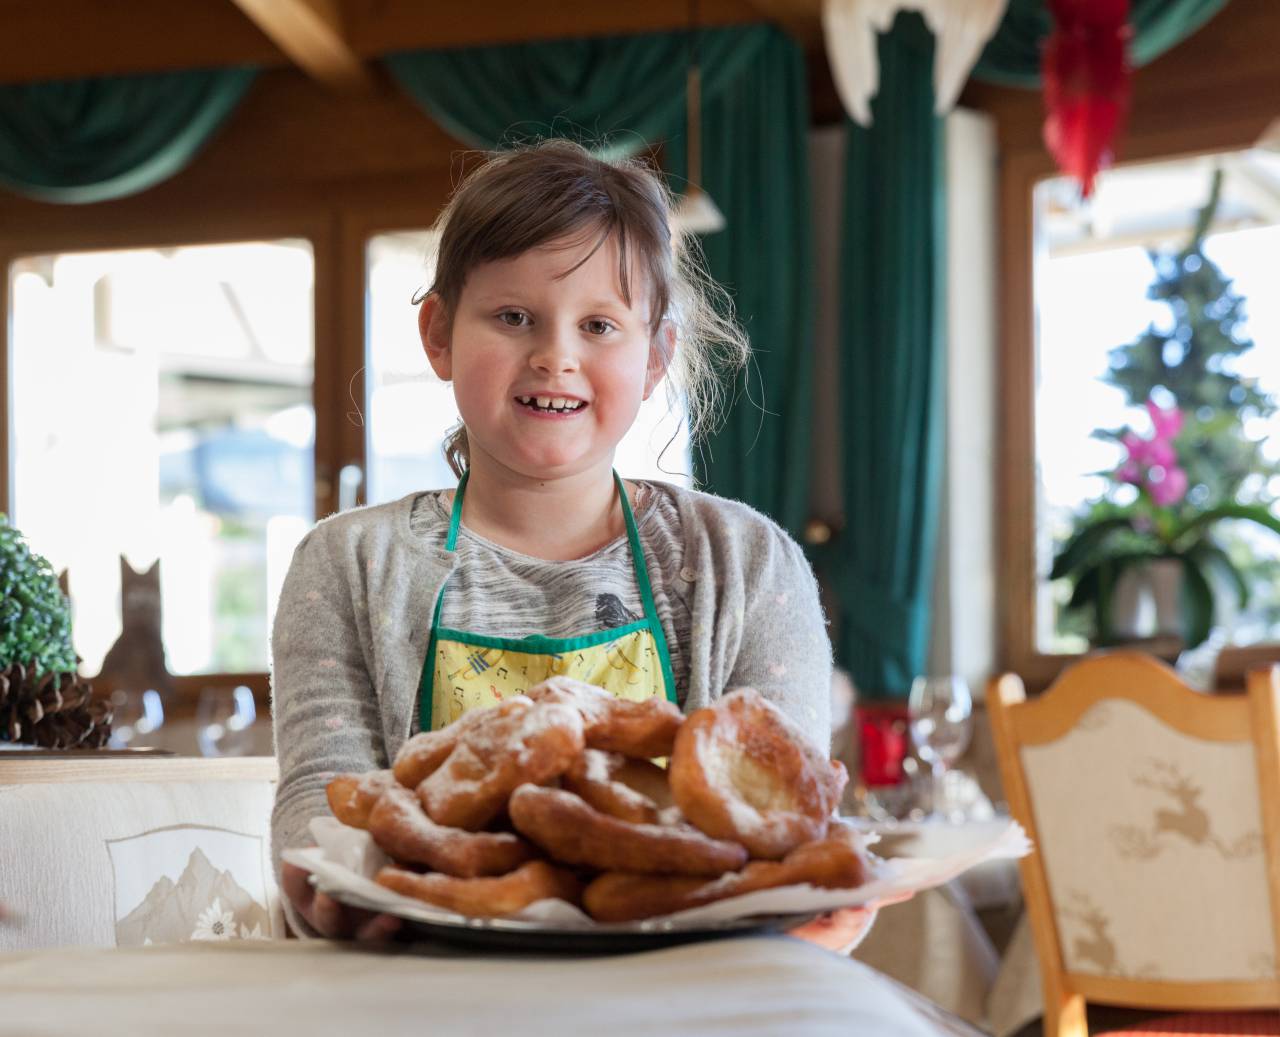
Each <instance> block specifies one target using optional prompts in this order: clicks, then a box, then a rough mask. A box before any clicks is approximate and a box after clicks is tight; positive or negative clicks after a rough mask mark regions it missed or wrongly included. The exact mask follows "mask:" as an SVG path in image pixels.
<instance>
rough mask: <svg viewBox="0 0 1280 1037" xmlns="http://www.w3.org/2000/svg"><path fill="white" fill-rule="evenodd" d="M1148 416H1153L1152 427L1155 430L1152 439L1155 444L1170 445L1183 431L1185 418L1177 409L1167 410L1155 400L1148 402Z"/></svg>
mask: <svg viewBox="0 0 1280 1037" xmlns="http://www.w3.org/2000/svg"><path fill="white" fill-rule="evenodd" d="M1147 414H1149V415H1150V416H1151V425H1152V427H1153V428H1154V429H1155V432H1154V433H1153V435H1152V437H1151V439H1152V441H1153V442H1163V443H1168V442H1170V441H1171V440H1173V439H1175V438H1176V437H1177V435H1178V433H1179V432H1181V431H1182V423H1183V421H1184V420H1185V418H1184V415H1183V413H1182V411H1181V410H1179V409H1178V408H1177V407H1170V408H1168V409H1167V410H1166V409H1165V408H1164V407H1160V406H1158V405H1157V404H1156V402H1155V400H1147Z"/></svg>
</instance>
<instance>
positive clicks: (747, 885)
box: [582, 838, 866, 922]
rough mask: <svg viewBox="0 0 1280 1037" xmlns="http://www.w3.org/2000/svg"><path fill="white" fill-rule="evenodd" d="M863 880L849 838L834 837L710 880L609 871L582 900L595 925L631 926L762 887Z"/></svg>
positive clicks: (832, 885) (836, 885)
mask: <svg viewBox="0 0 1280 1037" xmlns="http://www.w3.org/2000/svg"><path fill="white" fill-rule="evenodd" d="M865 880H866V865H865V863H864V861H863V858H862V855H861V854H860V853H859V852H858V850H857V849H856V848H855V846H854V845H853V843H852V842H851V841H850V840H849V839H848V838H834V839H824V840H822V841H820V842H814V843H806V844H805V845H803V846H800V847H798V848H797V849H795V850H792V851H791V852H790V853H789V854H787V855H786V856H785V857H784V858H783V859H782V860H780V861H752V862H751V863H750V864H748V865H747V866H746V867H745V868H743V869H742V870H741V871H739V872H730V873H729V874H727V875H723V876H721V877H720V878H718V879H711V880H710V881H708V880H706V879H695V878H687V877H685V876H670V875H637V874H634V873H628V872H620V871H611V872H607V873H605V874H604V875H601V876H599V877H598V878H596V879H595V880H594V881H593V882H591V884H590V885H588V886H587V888H586V890H585V891H584V892H583V895H582V901H583V905H584V906H585V907H586V909H587V913H588V914H589V915H591V917H592V918H594V919H595V920H596V921H597V922H632V921H635V920H636V919H639V918H653V917H654V916H655V915H669V914H673V913H674V912H676V911H684V910H686V909H688V908H691V907H700V906H702V905H703V904H710V903H712V902H714V901H716V900H725V899H727V898H728V897H736V896H741V895H742V894H744V893H754V892H756V891H757V890H761V889H775V888H777V887H779V886H801V885H809V886H819V887H821V888H823V889H846V888H852V887H854V886H860V885H862V883H863V882H864V881H865Z"/></svg>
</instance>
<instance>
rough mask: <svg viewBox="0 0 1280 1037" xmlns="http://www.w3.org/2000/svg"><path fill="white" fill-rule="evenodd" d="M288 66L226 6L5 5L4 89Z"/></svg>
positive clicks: (0, 69) (194, 0)
mask: <svg viewBox="0 0 1280 1037" xmlns="http://www.w3.org/2000/svg"><path fill="white" fill-rule="evenodd" d="M286 64H288V58H286V57H285V55H284V54H283V53H282V52H281V50H280V48H279V47H277V46H276V45H275V44H274V43H272V42H271V41H270V40H269V39H267V37H266V36H264V35H263V34H262V33H261V32H260V31H259V30H258V29H257V28H256V27H255V26H254V25H252V24H251V23H250V22H249V21H248V20H246V19H245V17H244V15H242V14H241V13H240V12H239V11H238V10H236V8H235V7H233V6H232V5H231V4H229V3H227V0H183V2H182V4H181V6H180V8H179V9H178V10H175V5H174V3H173V0H129V2H128V3H102V2H101V0H0V83H31V82H38V81H41V80H59V79H79V78H81V77H87V76H119V75H134V74H139V73H149V72H172V71H174V70H176V69H183V68H224V67H226V66H228V65H256V66H267V67H269V66H276V65H286Z"/></svg>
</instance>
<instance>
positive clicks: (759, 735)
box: [631, 688, 849, 870]
mask: <svg viewBox="0 0 1280 1037" xmlns="http://www.w3.org/2000/svg"><path fill="white" fill-rule="evenodd" d="M670 776H671V795H672V797H673V798H674V799H675V801H676V806H678V807H679V808H680V811H681V813H683V814H684V816H685V817H686V818H688V819H689V820H690V821H691V822H692V823H693V824H694V825H696V826H697V827H698V828H699V829H701V830H702V831H704V832H706V833H707V834H708V835H710V836H714V837H715V838H717V839H732V840H734V841H736V842H739V843H742V844H743V845H744V846H746V848H747V849H748V850H750V851H751V856H752V857H758V858H764V859H766V860H777V859H779V858H781V857H784V856H786V854H788V853H790V852H791V851H792V850H794V849H795V848H796V847H797V846H799V845H800V844H801V843H806V842H811V841H813V840H815V839H821V838H822V837H823V836H824V835H825V834H826V831H827V822H828V819H829V818H830V817H831V813H832V811H833V810H835V808H836V805H837V803H838V802H839V800H840V793H841V792H843V791H844V786H845V782H847V781H848V780H849V775H848V772H847V771H846V770H845V768H844V764H842V763H840V762H838V761H834V760H830V759H828V757H827V756H826V754H825V753H822V752H820V751H819V750H818V749H817V747H816V746H813V745H811V744H810V743H809V741H808V739H807V738H805V736H804V733H803V732H802V731H801V730H800V729H799V728H798V727H797V726H796V725H795V724H794V723H793V722H792V721H791V720H790V719H789V718H788V717H787V716H786V715H785V714H784V713H783V712H782V711H781V710H780V709H778V707H777V706H775V705H773V703H771V702H769V701H768V700H766V699H765V698H764V696H762V695H761V694H760V693H759V692H758V691H756V690H754V689H753V688H739V689H738V690H736V691H732V692H730V693H728V694H727V695H725V696H724V697H723V698H720V699H718V700H717V701H716V702H715V703H714V704H712V705H711V706H708V707H707V708H705V709H699V710H697V711H696V712H694V713H693V714H692V715H691V716H689V717H688V719H686V720H685V722H684V724H683V725H682V726H681V728H680V732H679V734H677V735H676V744H675V749H674V751H673V752H672V755H671V765H670ZM631 870H636V869H631Z"/></svg>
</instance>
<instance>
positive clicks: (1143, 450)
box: [1120, 432, 1151, 465]
mask: <svg viewBox="0 0 1280 1037" xmlns="http://www.w3.org/2000/svg"><path fill="white" fill-rule="evenodd" d="M1120 442H1121V443H1123V444H1124V448H1125V450H1126V451H1127V452H1128V454H1129V464H1135V465H1145V464H1150V461H1149V460H1148V459H1147V451H1148V450H1149V448H1150V446H1151V443H1150V441H1149V440H1146V439H1143V438H1142V437H1141V436H1139V435H1138V433H1136V432H1126V433H1125V434H1124V435H1123V436H1121V437H1120Z"/></svg>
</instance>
